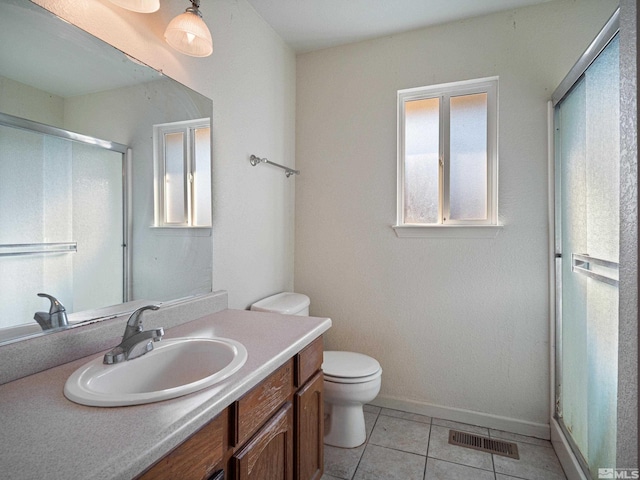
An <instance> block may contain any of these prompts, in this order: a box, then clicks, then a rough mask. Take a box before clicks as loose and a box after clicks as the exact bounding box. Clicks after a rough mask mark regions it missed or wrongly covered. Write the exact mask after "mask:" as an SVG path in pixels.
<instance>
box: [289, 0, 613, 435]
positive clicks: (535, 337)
mask: <svg viewBox="0 0 640 480" xmlns="http://www.w3.org/2000/svg"><path fill="white" fill-rule="evenodd" d="M616 4H617V2H614V1H593V0H590V1H580V2H574V1H557V2H550V3H545V4H542V5H539V6H534V7H529V8H523V9H519V10H514V11H510V12H503V13H499V14H494V15H489V16H485V17H479V18H474V19H470V20H466V21H461V22H457V23H451V24H448V25H443V26H439V27H433V28H428V29H423V30H417V31H413V32H409V33H405V34H401V35H394V36H390V37H386V38H381V39H377V40H373V41H367V42H362V43H358V44H353V45H347V46H344V47H336V48H331V49H327V50H322V51H318V52H312V53H309V54H305V55H300V56H298V61H297V69H298V70H297V111H296V127H297V130H296V157H297V166H298V167H299V168H300V169H301V170H302V172H303V175H302V176H301V177H300V178H299V179H298V180H297V185H296V253H295V287H296V291H299V292H302V293H305V294H308V295H309V296H310V297H311V314H312V315H318V316H328V317H331V318H332V319H333V327H332V329H331V330H330V331H329V332H328V334H327V335H326V347H327V348H328V349H349V350H354V351H359V352H363V353H366V354H370V355H372V356H374V357H376V358H377V359H378V360H379V361H380V363H381V365H382V367H383V369H384V373H383V377H382V390H381V393H380V397H379V400H380V399H381V400H382V401H384V402H386V403H387V404H390V403H391V404H393V402H396V403H398V402H399V403H401V404H406V405H412V406H413V407H415V409H416V410H422V411H425V412H436V413H437V414H439V415H450V416H456V415H460V414H461V412H466V413H469V412H471V413H473V412H479V413H480V417H482V418H485V419H488V420H487V421H489V422H492V421H494V420H495V419H497V418H501V419H503V420H506V421H507V423H509V422H511V424H510V426H511V427H512V428H517V429H520V430H521V431H528V432H535V433H537V434H543V433H544V429H545V426H546V425H548V423H549V414H550V412H549V402H548V398H549V315H548V302H549V295H548V278H549V277H548V275H549V272H548V267H547V265H548V255H549V254H550V252H549V251H548V245H547V235H548V226H547V130H546V129H547V118H546V114H547V101H548V100H549V98H550V97H551V93H552V92H553V90H554V89H555V87H556V86H557V85H558V84H559V82H560V81H561V80H562V78H563V77H564V76H565V75H566V73H567V72H568V71H569V69H570V68H571V67H572V66H573V64H574V62H575V61H576V60H577V59H578V58H579V57H580V55H581V54H582V52H583V51H584V49H585V48H586V47H587V46H588V45H589V43H590V42H591V40H592V39H593V38H594V37H595V35H596V34H597V33H598V31H599V30H600V28H601V27H602V26H603V25H604V23H605V22H606V20H607V19H608V18H609V16H610V15H611V14H612V13H613V11H614V9H615V7H616ZM493 75H498V76H499V77H500V84H499V162H500V166H499V176H500V178H499V218H500V222H501V223H503V224H504V229H503V231H502V232H501V233H500V234H499V235H498V236H497V237H496V238H495V239H490V240H488V239H407V238H397V237H396V236H395V234H394V232H393V230H392V229H391V225H392V224H394V223H395V213H396V91H397V90H398V89H404V88H410V87H417V86H421V85H431V84H438V83H444V82H451V81H458V80H465V79H471V78H482V77H488V76H493ZM468 418H470V417H468ZM475 418H476V420H478V417H475ZM530 428H532V430H531V429H530ZM547 434H548V430H547Z"/></svg>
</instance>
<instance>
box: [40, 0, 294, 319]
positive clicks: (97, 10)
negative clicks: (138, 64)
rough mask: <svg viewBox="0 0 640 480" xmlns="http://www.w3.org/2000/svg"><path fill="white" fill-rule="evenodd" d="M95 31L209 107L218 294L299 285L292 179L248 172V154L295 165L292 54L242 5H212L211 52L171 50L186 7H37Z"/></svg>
mask: <svg viewBox="0 0 640 480" xmlns="http://www.w3.org/2000/svg"><path fill="white" fill-rule="evenodd" d="M34 3H37V4H39V5H42V6H44V7H45V8H47V9H49V10H51V11H53V12H54V13H56V14H58V15H59V16H61V17H63V18H65V19H66V20H68V21H70V22H71V23H73V24H76V25H78V26H79V27H81V28H83V29H84V30H87V31H88V32H89V33H92V34H93V35H95V36H97V37H99V38H101V39H103V40H105V41H107V42H109V43H111V44H112V45H114V46H116V47H117V48H119V49H120V50H122V51H124V52H125V53H127V54H129V55H131V56H132V57H134V58H137V59H138V60H140V61H142V62H144V63H146V64H148V65H150V66H152V67H154V68H156V69H158V70H162V71H163V72H164V73H165V74H167V75H169V76H170V77H172V78H174V79H176V80H178V81H180V82H182V83H184V84H185V85H187V86H188V87H191V88H193V89H194V90H196V91H198V92H199V93H202V94H203V95H206V96H207V97H209V98H211V99H212V100H213V111H214V114H213V119H212V128H213V139H214V144H213V168H214V173H213V176H214V185H213V188H214V211H213V215H214V219H213V251H214V253H213V258H214V260H213V288H214V289H225V290H227V291H228V292H229V306H230V307H232V308H244V307H246V306H247V305H249V304H250V303H252V302H253V301H255V300H257V299H259V298H261V297H263V296H266V295H270V294H272V293H275V292H278V291H281V290H286V289H291V288H292V286H293V253H292V251H293V231H294V229H293V213H294V208H293V201H294V188H295V181H296V180H295V179H293V178H291V179H286V178H285V176H284V174H283V173H281V171H280V170H278V169H271V168H268V167H265V166H259V167H251V165H250V164H249V155H251V154H252V153H255V154H256V155H259V156H261V157H268V158H269V159H271V160H273V161H276V162H278V163H283V164H286V165H291V166H293V165H294V162H295V158H294V145H295V144H294V141H295V140H294V128H295V121H294V118H295V56H294V53H293V51H292V50H291V49H290V48H289V47H288V46H287V45H286V44H285V43H284V42H283V41H282V39H281V38H280V37H279V36H277V35H276V34H275V32H274V31H273V30H272V29H271V27H269V26H268V25H267V24H266V23H265V22H264V20H262V18H261V17H259V16H258V14H257V13H256V12H255V11H254V10H253V8H252V7H251V6H250V5H249V4H248V3H247V2H246V1H245V0H213V1H212V0H208V1H207V2H203V3H202V7H201V10H202V13H203V16H204V20H205V22H206V23H207V25H208V26H209V29H210V30H211V32H212V36H213V40H214V52H213V55H212V56H210V57H207V58H192V57H187V56H185V55H182V54H180V53H178V52H176V51H174V50H172V49H171V47H169V46H168V45H166V43H165V42H164V40H163V33H164V29H165V27H166V25H167V24H168V23H169V21H170V20H171V18H173V17H174V16H175V15H178V14H179V13H181V12H182V11H184V9H185V8H186V6H188V4H187V3H186V2H162V3H161V5H162V8H161V9H160V11H158V12H156V13H153V14H147V15H145V14H138V13H134V12H129V11H127V10H123V9H121V8H119V7H117V6H115V5H113V4H112V3H110V2H108V1H107V0H91V1H86V2H69V1H66V0H64V1H63V0H35V2H34Z"/></svg>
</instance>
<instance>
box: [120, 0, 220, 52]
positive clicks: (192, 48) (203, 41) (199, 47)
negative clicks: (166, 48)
mask: <svg viewBox="0 0 640 480" xmlns="http://www.w3.org/2000/svg"><path fill="white" fill-rule="evenodd" d="M112 1H113V0H112ZM190 1H191V6H190V7H189V8H187V9H186V11H185V12H184V13H181V14H180V15H178V16H177V17H175V18H174V19H173V20H171V22H169V25H167V29H166V30H165V32H164V38H165V39H166V40H167V43H168V44H169V45H171V46H172V47H173V48H175V49H176V50H178V51H179V52H181V53H184V54H185V55H191V56H192V57H208V56H209V55H211V52H213V40H212V39H211V32H209V28H207V24H206V23H204V20H202V14H201V13H200V10H199V7H200V0H190Z"/></svg>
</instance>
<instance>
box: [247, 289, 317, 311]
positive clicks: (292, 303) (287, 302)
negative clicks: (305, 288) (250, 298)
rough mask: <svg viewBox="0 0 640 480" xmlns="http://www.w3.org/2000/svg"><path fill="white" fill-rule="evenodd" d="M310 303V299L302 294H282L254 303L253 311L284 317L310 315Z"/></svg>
mask: <svg viewBox="0 0 640 480" xmlns="http://www.w3.org/2000/svg"><path fill="white" fill-rule="evenodd" d="M310 303H311V300H309V297H307V296H306V295H303V294H302V293H292V292H282V293H278V294H277V295H272V296H270V297H267V298H263V299H262V300H260V301H259V302H256V303H254V304H253V305H251V310H253V311H255V312H272V313H282V314H284V315H309V304H310Z"/></svg>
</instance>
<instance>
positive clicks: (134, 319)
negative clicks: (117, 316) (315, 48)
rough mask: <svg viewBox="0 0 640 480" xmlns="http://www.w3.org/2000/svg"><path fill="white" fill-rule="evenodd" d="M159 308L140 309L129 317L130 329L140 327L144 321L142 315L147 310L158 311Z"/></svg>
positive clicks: (146, 306) (146, 307) (152, 306)
mask: <svg viewBox="0 0 640 480" xmlns="http://www.w3.org/2000/svg"><path fill="white" fill-rule="evenodd" d="M159 308H160V307H159V306H157V305H145V306H144V307H140V308H138V309H137V310H135V311H134V312H133V313H132V314H131V315H130V316H129V320H127V325H128V326H130V327H140V322H141V321H142V320H141V318H140V315H142V312H144V311H145V310H158V309H159Z"/></svg>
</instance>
